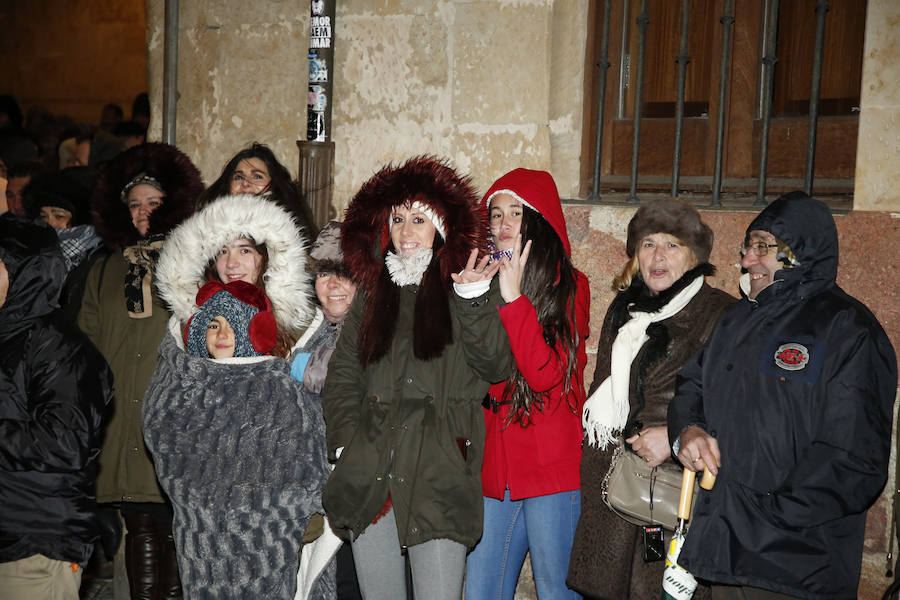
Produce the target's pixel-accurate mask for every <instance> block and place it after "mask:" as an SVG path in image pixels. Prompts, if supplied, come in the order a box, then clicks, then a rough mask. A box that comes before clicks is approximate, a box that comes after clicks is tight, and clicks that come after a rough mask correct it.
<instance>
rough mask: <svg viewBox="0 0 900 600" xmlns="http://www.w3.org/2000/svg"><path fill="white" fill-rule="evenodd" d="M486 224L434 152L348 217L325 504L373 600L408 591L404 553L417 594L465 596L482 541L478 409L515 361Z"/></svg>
mask: <svg viewBox="0 0 900 600" xmlns="http://www.w3.org/2000/svg"><path fill="white" fill-rule="evenodd" d="M486 224H487V219H486V218H485V216H484V214H483V213H482V211H481V209H480V208H479V206H478V196H477V195H476V194H475V192H474V190H473V189H472V188H471V187H470V185H469V183H468V181H467V180H465V179H462V178H460V177H459V175H457V174H456V173H455V172H454V171H453V169H451V168H450V167H448V166H447V165H446V164H444V163H442V162H440V161H438V160H436V159H434V158H431V157H417V158H413V159H410V160H409V161H408V162H406V163H405V164H404V165H402V166H399V167H394V166H388V167H385V168H384V169H382V170H381V171H379V172H378V173H376V174H375V175H374V176H373V177H372V178H371V179H370V180H369V181H368V182H366V183H365V184H364V185H363V186H362V188H361V189H360V191H359V192H358V193H357V195H356V196H355V197H354V198H353V200H352V201H351V203H350V206H349V208H348V209H347V214H346V218H345V221H344V225H343V230H342V240H341V245H342V250H343V253H344V257H345V261H346V263H347V265H348V266H349V268H350V272H351V275H352V276H353V279H354V280H355V281H356V283H357V285H358V290H359V293H357V296H356V298H355V299H354V301H353V305H352V306H351V308H350V313H349V315H348V316H347V319H346V321H345V324H344V330H343V333H342V335H341V337H340V339H339V340H338V344H337V347H336V349H335V351H334V354H333V356H332V359H331V362H330V363H329V368H328V377H327V379H326V381H325V389H324V393H323V402H324V404H323V408H324V414H325V423H326V430H327V441H328V449H329V453H330V455H331V457H332V458H333V459H337V464H336V465H335V469H334V472H333V473H332V475H331V478H330V479H329V481H328V484H327V485H326V487H325V492H324V497H323V504H324V505H325V510H326V512H327V514H328V518H329V520H330V522H331V524H332V526H333V527H335V528H336V529H338V530H339V532H344V534H345V535H346V537H348V538H349V539H350V540H351V542H352V548H353V557H354V559H355V562H356V570H357V576H358V578H359V584H360V589H361V590H362V594H363V597H364V598H367V599H370V600H371V599H379V598H384V599H389V600H395V599H396V598H404V597H406V582H405V577H404V567H403V561H404V559H403V556H402V554H403V553H405V551H406V550H408V553H409V558H410V565H411V568H412V576H413V587H414V591H415V595H416V597H418V598H433V599H443V598H447V599H454V600H456V599H458V598H459V597H460V594H461V590H462V580H463V572H464V567H465V555H466V551H467V550H468V549H471V548H472V547H473V546H474V545H475V543H476V542H477V541H478V539H479V538H480V537H481V524H482V504H483V503H482V499H481V498H482V497H481V480H480V471H481V460H482V456H483V453H484V418H483V416H482V412H481V401H482V399H483V398H484V396H485V394H486V393H487V390H488V387H489V384H490V383H492V382H497V381H502V380H503V379H504V378H505V376H506V374H507V373H508V368H509V361H510V354H509V341H508V339H507V337H506V333H505V331H504V329H503V327H502V325H501V323H500V317H499V314H498V312H497V309H496V307H497V306H498V305H500V304H502V302H503V301H502V299H501V298H500V295H499V293H498V291H497V289H496V287H491V286H490V278H491V276H492V275H493V274H494V272H495V271H496V268H497V267H496V263H495V265H494V266H492V267H488V266H487V258H486V257H485V258H483V259H482V260H476V257H477V254H478V250H480V249H484V248H485V246H486V242H487V239H488V231H487V225H486ZM454 281H455V282H456V283H455V284H454ZM451 286H453V287H455V291H454V290H451V289H450V288H451Z"/></svg>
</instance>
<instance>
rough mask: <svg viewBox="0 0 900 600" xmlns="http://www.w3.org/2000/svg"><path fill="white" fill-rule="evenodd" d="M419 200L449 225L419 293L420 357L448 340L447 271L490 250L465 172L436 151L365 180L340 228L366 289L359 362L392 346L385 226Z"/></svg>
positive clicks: (393, 294)
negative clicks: (396, 213)
mask: <svg viewBox="0 0 900 600" xmlns="http://www.w3.org/2000/svg"><path fill="white" fill-rule="evenodd" d="M414 201H419V202H422V203H423V204H425V205H427V206H428V207H429V208H430V209H431V210H433V211H434V212H435V213H436V215H437V216H438V217H440V219H441V220H442V221H443V224H444V230H445V231H446V232H447V237H446V239H444V240H442V241H443V243H442V244H441V243H437V242H436V243H435V253H434V256H433V258H432V261H431V265H430V266H429V267H428V269H427V271H426V272H425V275H424V276H423V277H422V283H421V284H420V286H419V293H418V294H417V298H416V314H415V319H414V333H413V337H414V339H413V347H414V353H415V355H416V356H417V357H418V358H420V359H423V360H427V359H430V358H434V357H436V356H439V355H440V354H441V352H442V351H443V349H444V346H446V345H447V344H448V343H450V342H451V341H452V325H451V323H450V314H449V298H448V293H449V291H450V284H451V283H452V280H451V278H450V275H451V274H452V273H457V272H459V271H460V270H462V268H463V267H464V266H465V264H466V261H467V260H468V257H469V254H470V253H471V251H472V249H473V248H477V249H479V250H480V253H485V252H487V245H488V239H489V233H490V231H489V229H488V221H487V217H486V216H485V213H484V209H483V208H482V207H481V206H480V205H479V197H478V195H477V194H476V193H475V190H474V189H473V188H472V186H471V184H470V182H469V179H468V178H467V177H461V176H460V175H459V174H457V173H456V171H454V170H453V169H452V168H451V167H450V166H449V165H447V163H445V162H444V161H441V160H440V159H438V158H435V157H433V156H417V157H414V158H411V159H409V160H408V161H406V162H405V163H404V164H403V165H400V166H394V165H388V166H386V167H384V168H383V169H381V170H380V171H378V172H377V173H375V175H373V176H372V177H371V178H370V179H369V180H368V181H367V182H365V183H364V184H363V186H362V187H361V188H360V190H359V192H358V193H357V194H356V196H354V198H353V200H351V201H350V206H349V207H348V208H347V213H346V217H345V219H344V224H343V226H342V228H341V249H342V250H343V253H344V261H345V262H346V263H347V266H348V267H349V268H350V273H351V276H352V278H353V280H354V282H355V283H356V284H357V286H359V289H360V290H361V291H362V292H363V293H365V294H366V295H367V296H368V302H367V303H366V314H365V315H364V317H363V323H362V326H361V328H360V332H359V342H360V348H359V350H360V357H361V360H362V361H363V364H367V363H369V362H374V361H375V360H377V359H378V358H380V357H381V356H383V355H384V353H386V352H387V350H388V348H389V347H390V343H391V340H392V338H393V335H394V331H393V330H394V326H395V323H396V317H397V315H396V310H397V308H396V307H397V304H396V300H397V298H398V297H399V296H398V295H397V294H399V288H397V286H396V285H394V284H393V282H391V280H390V278H389V277H388V275H387V270H386V269H385V268H384V256H385V254H386V252H387V250H388V248H389V247H390V244H391V237H390V230H389V228H388V220H389V218H390V214H391V210H392V209H393V207H395V206H398V205H400V204H404V203H407V202H414Z"/></svg>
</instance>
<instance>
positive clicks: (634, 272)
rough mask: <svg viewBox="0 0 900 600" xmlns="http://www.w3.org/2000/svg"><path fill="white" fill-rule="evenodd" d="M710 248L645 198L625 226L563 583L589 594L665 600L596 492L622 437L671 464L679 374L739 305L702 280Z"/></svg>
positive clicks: (634, 537)
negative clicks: (623, 256)
mask: <svg viewBox="0 0 900 600" xmlns="http://www.w3.org/2000/svg"><path fill="white" fill-rule="evenodd" d="M712 245H713V233H712V230H711V229H710V228H709V226H707V225H706V224H705V223H704V222H703V221H702V220H701V218H700V214H699V213H698V212H697V210H696V209H695V208H694V207H693V206H692V205H690V204H689V203H686V202H682V201H679V200H655V201H651V202H647V203H645V204H643V205H642V206H641V208H640V209H638V211H637V213H635V215H634V217H633V218H632V219H631V222H630V223H629V224H628V240H627V243H626V251H627V254H628V262H627V263H626V264H625V267H624V268H623V269H622V272H621V273H620V274H619V275H618V276H617V277H616V278H615V279H614V280H613V289H614V290H616V291H617V292H618V294H617V295H616V297H615V299H614V300H613V302H612V304H611V305H610V307H609V310H608V311H607V313H606V318H605V319H604V321H603V329H602V331H601V333H600V340H599V342H598V346H597V366H596V368H595V371H594V379H593V383H592V384H591V388H590V391H589V398H588V400H587V402H586V403H585V407H584V413H583V418H582V421H583V425H584V429H585V442H584V448H583V455H582V459H581V481H582V491H581V493H582V498H581V503H582V504H581V506H582V508H581V519H580V520H579V523H578V528H577V530H576V532H575V542H574V545H573V548H572V557H571V560H570V563H569V575H568V580H567V582H568V584H569V586H570V587H572V588H573V589H575V590H578V591H579V592H581V593H582V594H583V595H584V596H585V597H587V598H615V599H616V600H619V599H624V600H627V599H629V598H649V597H656V596H658V595H659V589H660V585H661V582H662V573H663V569H664V568H665V562H664V561H658V562H651V563H645V562H644V561H643V560H642V558H641V540H640V535H639V534H640V528H638V527H636V526H635V525H632V524H630V523H628V522H626V521H624V520H623V519H621V518H620V517H618V516H616V515H615V514H613V513H612V511H610V510H609V509H608V508H607V507H606V505H605V504H604V502H603V497H602V494H601V490H600V486H601V482H602V481H603V478H604V476H605V475H606V472H607V471H608V470H609V466H610V462H611V459H612V455H613V451H614V450H615V448H616V446H617V444H618V443H619V440H622V441H624V443H625V445H626V448H628V449H630V450H631V451H633V452H635V453H637V454H638V456H640V457H641V458H643V459H644V460H645V461H646V462H647V464H648V466H651V467H653V466H657V465H660V464H662V463H663V462H665V461H671V460H672V458H671V445H670V443H669V438H668V434H667V432H666V411H667V408H668V405H669V401H670V400H671V399H672V396H673V395H674V393H675V376H676V374H677V373H678V371H679V369H680V368H681V366H682V365H683V364H684V363H685V362H686V361H687V360H688V358H690V356H691V355H692V354H693V353H694V352H695V351H696V350H698V349H699V348H700V347H701V346H702V345H703V343H704V342H705V341H706V339H707V338H708V337H709V335H710V334H711V333H712V330H713V329H714V327H715V325H716V323H717V321H718V320H719V317H720V316H721V314H722V312H723V311H724V310H725V308H727V307H728V306H729V305H730V304H731V303H732V302H733V301H734V298H732V297H731V296H729V295H728V294H726V293H725V292H723V291H721V290H717V289H715V288H712V287H710V286H709V285H708V284H707V283H706V282H705V277H706V276H708V275H712V274H713V273H714V272H715V267H713V266H712V265H711V264H709V262H707V261H708V260H709V254H710V251H711V250H712ZM701 593H703V592H702V588H701V590H698V594H701ZM697 597H700V596H697Z"/></svg>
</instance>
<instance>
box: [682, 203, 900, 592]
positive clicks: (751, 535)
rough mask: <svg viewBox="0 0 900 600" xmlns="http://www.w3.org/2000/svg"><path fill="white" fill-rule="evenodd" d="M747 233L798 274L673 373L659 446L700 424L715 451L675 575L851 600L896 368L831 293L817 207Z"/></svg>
mask: <svg viewBox="0 0 900 600" xmlns="http://www.w3.org/2000/svg"><path fill="white" fill-rule="evenodd" d="M752 230H763V231H768V232H770V233H772V234H773V235H775V236H776V237H778V238H779V239H781V240H782V241H784V242H785V243H786V244H787V245H788V247H790V248H791V249H792V250H793V252H794V254H795V255H796V257H797V259H798V260H799V262H800V265H799V266H795V267H793V268H783V269H781V270H779V271H777V272H776V273H775V276H774V279H775V283H773V284H772V285H770V286H769V287H767V288H765V289H764V290H762V291H761V292H760V293H759V294H758V295H757V296H756V299H755V300H749V299H746V298H745V299H743V300H741V301H740V302H738V303H736V304H735V305H734V306H733V307H732V308H731V309H730V310H729V311H728V312H727V313H725V315H724V316H723V317H722V320H721V321H720V322H719V326H718V328H717V329H716V331H715V332H714V333H713V336H712V337H711V338H710V340H709V342H708V343H707V344H706V346H705V347H704V349H703V350H702V351H701V352H700V353H698V354H697V355H696V356H695V358H694V359H692V360H691V361H689V362H688V363H687V365H686V366H685V368H684V369H683V370H682V371H681V373H680V375H679V385H678V388H677V392H676V396H675V398H674V399H673V400H672V402H671V404H670V405H669V438H670V439H672V440H674V439H676V436H677V435H678V434H679V433H680V432H681V431H682V430H683V429H684V428H686V427H687V426H689V425H691V424H697V425H699V426H701V427H703V428H704V429H705V430H706V431H708V432H709V433H710V435H713V436H714V437H716V438H717V440H718V443H719V448H720V449H721V453H722V467H721V469H720V470H719V476H718V480H717V481H716V484H715V487H714V488H713V490H712V491H711V492H703V491H701V493H700V497H699V498H698V500H697V502H698V505H697V508H696V512H695V514H694V518H693V520H692V523H691V528H690V531H689V532H688V535H687V541H686V543H685V545H684V548H683V550H682V552H681V557H680V559H679V563H680V564H681V565H682V566H683V567H685V568H686V569H688V570H689V571H690V572H691V573H693V574H694V575H695V576H697V577H701V578H704V579H709V580H711V581H713V582H715V583H723V584H737V585H746V586H753V587H760V588H765V589H769V590H772V591H775V592H779V593H782V594H788V595H791V596H796V597H801V598H856V588H857V583H858V579H859V574H860V562H861V557H862V545H863V535H864V529H865V523H866V509H867V508H868V507H869V506H871V504H872V503H873V502H874V501H875V500H876V499H877V498H878V495H879V493H880V492H881V490H882V488H883V487H884V484H885V481H886V479H887V465H888V456H889V454H890V440H891V416H892V407H893V401H894V395H895V393H896V389H897V388H896V386H897V366H896V365H897V363H896V358H895V356H894V351H893V349H892V347H891V344H890V342H889V341H888V338H887V336H886V335H885V333H884V330H883V329H882V328H881V326H880V325H879V324H878V322H877V321H876V319H875V317H874V316H873V315H872V314H871V313H870V312H869V310H868V309H867V308H866V307H865V306H863V305H862V304H861V303H860V302H859V301H857V300H855V299H854V298H852V297H851V296H849V295H847V294H846V293H845V292H844V291H843V290H841V289H840V288H839V287H838V286H837V285H836V283H835V276H836V273H837V265H838V246H837V232H836V229H835V226H834V220H833V219H832V217H831V214H830V213H829V212H828V209H827V208H826V207H825V206H824V205H823V204H821V203H819V202H817V201H815V200H812V199H810V198H808V197H807V196H806V195H805V194H799V193H798V194H792V195H791V197H788V198H782V199H779V200H777V201H775V202H773V203H772V204H771V205H769V207H767V208H766V209H765V210H764V211H763V212H762V213H761V214H760V216H759V217H757V219H756V220H755V221H754V222H753V223H751V225H750V227H749V228H748V232H749V231H752ZM742 287H745V286H744V285H742ZM745 289H746V288H745Z"/></svg>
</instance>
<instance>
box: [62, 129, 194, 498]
mask: <svg viewBox="0 0 900 600" xmlns="http://www.w3.org/2000/svg"><path fill="white" fill-rule="evenodd" d="M139 177H143V178H149V179H151V180H153V181H154V182H155V184H153V185H154V187H157V186H158V189H161V190H162V191H163V193H164V199H163V202H162V204H161V205H160V206H159V207H158V208H157V209H155V210H154V211H153V212H152V214H151V215H150V217H149V225H148V230H147V232H146V236H145V237H144V238H142V236H141V235H140V233H139V232H138V230H137V229H136V228H135V226H134V224H133V222H132V216H131V213H130V212H129V209H128V204H127V203H126V202H125V200H124V199H123V197H122V192H123V190H125V189H126V188H127V187H128V186H130V185H132V183H133V182H134V181H136V180H137V179H136V178H139ZM129 189H130V188H129ZM202 191H203V182H202V181H201V179H200V172H199V171H197V168H196V167H194V165H193V163H191V161H190V159H189V158H188V157H187V156H185V155H184V154H183V153H182V152H180V151H179V150H178V149H177V148H175V147H174V146H170V145H168V144H160V143H148V144H141V145H140V146H135V147H134V148H131V149H130V150H127V151H125V152H123V153H121V154H119V155H118V156H117V157H116V158H115V159H113V160H112V161H110V163H109V164H108V165H107V167H106V168H105V169H104V170H103V172H102V173H101V174H100V177H99V178H98V179H97V184H96V186H95V187H94V192H93V195H92V196H91V210H92V213H93V215H94V226H95V227H96V229H97V234H98V235H99V236H100V237H101V238H103V241H104V243H105V245H106V247H107V249H109V250H110V252H111V254H109V255H104V256H99V258H98V259H97V260H96V261H95V262H94V264H93V266H92V267H91V269H90V272H89V273H88V277H87V282H86V283H85V289H84V297H83V299H82V303H81V310H80V312H79V313H78V327H79V328H80V329H81V330H82V331H83V332H84V333H85V334H86V335H87V336H88V337H89V338H90V340H91V341H92V342H93V343H94V345H95V346H97V349H98V350H100V353H101V354H103V357H104V358H105V359H106V362H108V363H109V366H110V368H111V369H112V372H113V386H114V388H115V392H114V394H115V395H114V397H113V410H112V418H111V419H110V422H109V425H108V426H107V428H106V436H105V438H104V440H103V448H102V450H101V451H100V461H99V462H100V472H99V474H98V475H97V501H98V502H163V495H162V490H161V489H160V487H159V484H158V483H157V480H156V472H155V471H154V469H153V462H152V461H151V459H150V455H149V454H148V453H147V449H146V447H145V446H144V436H143V433H142V431H141V408H142V406H143V402H144V392H145V391H146V390H147V386H148V385H149V383H150V378H151V377H152V376H153V372H154V370H155V369H156V363H157V357H158V355H159V352H158V350H159V343H160V341H161V340H162V338H163V335H164V334H165V332H166V323H167V322H168V320H169V317H170V313H169V311H168V310H166V308H165V306H164V305H163V304H162V302H161V301H160V299H159V297H158V296H157V294H156V286H155V284H153V276H152V272H151V276H150V278H149V280H150V286H149V291H150V292H151V293H150V295H151V304H152V313H151V314H150V315H149V316H146V315H145V316H143V317H142V318H132V317H130V316H129V314H128V307H127V305H126V301H125V281H126V277H127V276H128V277H130V276H131V275H130V274H129V265H128V263H127V262H126V259H125V255H124V251H125V250H127V249H131V248H133V247H134V246H135V245H138V244H140V243H141V241H142V240H143V241H146V240H147V239H150V238H157V239H158V238H159V237H160V236H164V235H166V234H167V233H168V232H169V231H170V230H171V229H172V228H173V227H175V226H176V225H178V224H179V223H181V222H182V221H183V220H184V219H186V218H187V217H188V216H190V215H191V214H192V213H193V212H194V205H195V201H196V198H197V196H198V195H199V194H200V192H202ZM150 262H152V261H150ZM143 283H144V284H146V283H147V282H146V280H145V281H144V282H143Z"/></svg>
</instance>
